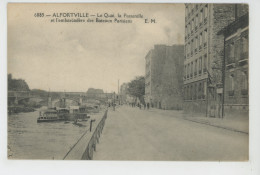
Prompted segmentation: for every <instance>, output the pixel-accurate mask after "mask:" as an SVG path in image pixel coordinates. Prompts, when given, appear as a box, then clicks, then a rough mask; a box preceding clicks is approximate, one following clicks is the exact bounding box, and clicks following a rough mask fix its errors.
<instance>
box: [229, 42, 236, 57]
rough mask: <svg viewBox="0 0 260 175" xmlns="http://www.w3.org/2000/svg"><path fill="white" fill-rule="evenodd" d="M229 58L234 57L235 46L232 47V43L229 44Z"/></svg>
mask: <svg viewBox="0 0 260 175" xmlns="http://www.w3.org/2000/svg"><path fill="white" fill-rule="evenodd" d="M229 54H230V55H229V57H232V58H233V57H234V56H235V46H234V42H233V43H231V44H230V52H229Z"/></svg>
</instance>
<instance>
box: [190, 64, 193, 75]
mask: <svg viewBox="0 0 260 175" xmlns="http://www.w3.org/2000/svg"><path fill="white" fill-rule="evenodd" d="M190 67H191V70H190V74H191V75H190V76H191V77H192V74H193V62H191V66H190Z"/></svg>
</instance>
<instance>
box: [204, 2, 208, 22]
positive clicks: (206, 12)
mask: <svg viewBox="0 0 260 175" xmlns="http://www.w3.org/2000/svg"><path fill="white" fill-rule="evenodd" d="M207 17H208V5H206V6H205V9H204V19H206V18H207Z"/></svg>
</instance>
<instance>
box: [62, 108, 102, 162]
mask: <svg viewBox="0 0 260 175" xmlns="http://www.w3.org/2000/svg"><path fill="white" fill-rule="evenodd" d="M106 118H107V110H106V111H105V113H101V114H100V115H98V116H96V117H95V118H91V119H95V122H93V123H92V130H91V132H90V130H89V128H88V129H87V130H86V131H85V132H84V133H83V135H82V136H81V137H80V138H79V140H78V141H77V142H76V143H75V144H74V145H73V147H72V148H71V149H70V150H69V151H68V152H67V154H66V155H65V156H64V158H63V160H92V159H93V153H94V151H95V150H96V144H97V143H98V142H99V137H100V135H101V133H102V130H103V127H104V125H105V120H106Z"/></svg>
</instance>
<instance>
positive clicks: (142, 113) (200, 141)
mask: <svg viewBox="0 0 260 175" xmlns="http://www.w3.org/2000/svg"><path fill="white" fill-rule="evenodd" d="M248 139H249V137H248V134H243V133H239V132H233V131H230V130H227V129H222V128H217V127H212V126H209V125H205V124H201V123H196V122H191V121H188V120H186V119H185V120H184V118H183V112H182V111H163V110H154V109H152V110H149V111H147V110H143V109H142V110H140V109H138V108H132V107H128V106H123V107H119V108H117V109H116V111H112V110H110V111H109V112H108V118H107V120H106V123H105V127H104V130H103V132H102V135H101V137H100V140H99V141H100V142H99V144H97V149H96V152H94V157H93V159H94V160H182V161H187V160H189V161H190V160H196V161H198V160H204V161H207V160H214V161H218V160H222V161H223V160H225V161H232V160H235V161H238V160H240V161H241V160H242V161H243V160H248Z"/></svg>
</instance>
